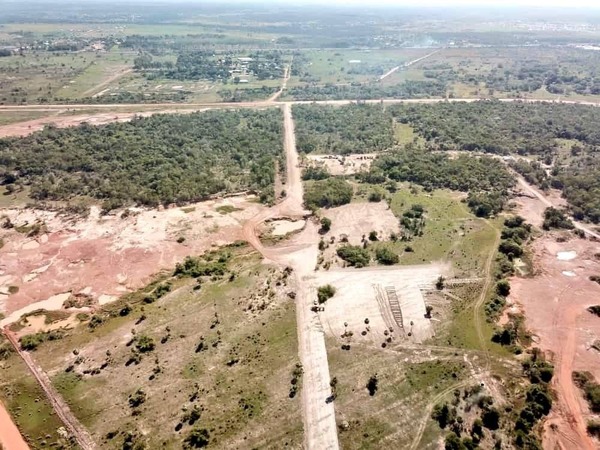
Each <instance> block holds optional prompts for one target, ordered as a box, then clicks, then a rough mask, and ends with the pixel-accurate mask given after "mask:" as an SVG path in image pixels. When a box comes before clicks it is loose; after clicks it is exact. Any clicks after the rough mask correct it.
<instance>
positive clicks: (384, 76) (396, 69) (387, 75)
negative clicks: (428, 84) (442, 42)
mask: <svg viewBox="0 0 600 450" xmlns="http://www.w3.org/2000/svg"><path fill="white" fill-rule="evenodd" d="M437 52H439V50H436V51H435V52H431V53H429V54H428V55H425V56H421V57H420V58H417V59H413V60H412V61H409V62H407V63H406V64H404V65H402V66H396V67H394V68H393V69H390V70H389V71H387V72H386V73H385V74H383V75H381V76H380V77H379V81H383V80H385V79H386V78H387V77H389V76H390V75H391V74H393V73H394V72H396V71H398V70H400V68H401V67H410V66H412V65H413V64H416V63H418V62H420V61H423V60H424V59H427V58H429V57H430V56H433V55H435V54H436V53H437Z"/></svg>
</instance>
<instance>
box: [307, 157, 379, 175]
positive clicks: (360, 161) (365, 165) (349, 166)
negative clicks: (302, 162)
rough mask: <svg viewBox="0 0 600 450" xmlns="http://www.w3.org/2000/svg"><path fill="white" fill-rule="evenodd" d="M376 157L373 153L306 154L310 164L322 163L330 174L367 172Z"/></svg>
mask: <svg viewBox="0 0 600 450" xmlns="http://www.w3.org/2000/svg"><path fill="white" fill-rule="evenodd" d="M376 157H377V154H375V153H365V154H361V155H306V156H305V158H306V159H307V160H308V161H309V163H310V164H316V165H323V166H325V168H326V169H327V171H328V172H329V173H330V174H331V175H353V174H355V173H359V172H367V171H368V170H369V169H370V168H371V163H372V162H373V160H374V159H375V158H376Z"/></svg>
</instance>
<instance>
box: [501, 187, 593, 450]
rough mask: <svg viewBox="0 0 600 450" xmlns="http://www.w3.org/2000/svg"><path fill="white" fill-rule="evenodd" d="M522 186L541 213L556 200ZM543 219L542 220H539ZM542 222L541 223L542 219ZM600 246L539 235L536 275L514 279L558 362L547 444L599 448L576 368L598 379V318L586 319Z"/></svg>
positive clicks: (533, 324)
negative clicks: (571, 254) (566, 256)
mask: <svg viewBox="0 0 600 450" xmlns="http://www.w3.org/2000/svg"><path fill="white" fill-rule="evenodd" d="M518 181H519V185H520V187H521V188H522V189H523V190H524V191H526V192H527V193H529V194H531V195H533V196H534V197H535V199H536V200H537V201H538V202H540V203H541V204H542V205H543V208H537V211H540V214H542V212H543V210H544V209H545V208H546V207H550V206H554V207H558V206H560V205H558V204H555V203H554V202H553V201H551V200H550V199H549V198H547V197H545V196H544V195H543V194H541V193H540V192H539V191H537V189H535V188H533V187H532V186H531V185H529V184H528V183H527V182H526V181H525V180H524V179H523V178H522V177H518ZM541 220H542V218H541V217H540V218H538V222H540V221H541ZM540 223H541V222H540ZM576 227H577V228H579V229H581V230H583V231H585V232H586V233H587V234H588V235H591V236H594V237H597V236H598V234H597V233H595V232H593V231H592V230H590V229H589V228H588V227H587V226H585V225H583V224H581V223H576ZM598 250H600V246H598V244H593V243H590V242H588V241H586V240H582V239H576V238H572V239H571V240H570V241H567V242H557V241H556V239H555V238H554V237H552V236H551V235H545V236H543V237H542V238H540V239H537V240H536V241H535V242H534V244H533V252H534V266H535V269H536V272H538V273H537V274H536V276H535V277H534V278H516V279H514V280H512V282H511V286H512V292H511V296H510V298H511V300H513V301H516V302H517V303H518V304H519V305H521V307H522V308H523V309H524V313H525V316H526V317H527V324H528V327H529V328H530V329H531V331H532V332H534V334H535V335H536V336H537V337H538V339H539V346H540V347H541V348H542V349H543V350H546V351H548V352H549V353H550V354H551V355H552V356H553V362H554V364H555V365H556V371H555V376H554V378H553V381H552V384H553V386H554V388H555V389H556V393H557V397H558V401H557V402H555V404H554V406H553V409H552V411H551V413H550V416H549V418H548V421H547V423H546V426H545V429H544V431H545V434H544V448H547V449H552V450H554V449H555V448H561V449H571V448H578V449H586V450H592V449H595V448H597V446H596V444H595V443H594V441H593V440H592V438H591V437H590V436H589V435H588V433H587V430H586V418H585V417H584V414H585V413H586V411H587V406H586V405H585V401H584V400H583V398H582V394H581V392H580V391H579V389H578V388H577V387H576V386H575V385H574V383H573V380H572V373H573V371H574V370H588V371H590V372H592V373H593V374H594V375H595V376H596V377H597V378H598V376H599V375H600V364H599V363H598V361H597V356H596V355H595V354H594V353H593V350H591V349H589V347H590V346H591V342H590V339H592V340H593V337H594V336H597V335H598V334H599V333H600V326H599V325H598V323H597V321H593V322H592V321H588V320H586V315H587V316H590V315H591V314H589V313H587V312H586V311H585V308H586V307H587V306H590V305H592V304H594V303H597V301H595V299H597V298H598V295H599V289H598V286H597V284H596V283H594V282H591V281H589V279H588V278H589V276H590V275H594V274H596V273H597V271H598V270H600V264H599V263H598V262H597V261H595V260H594V258H593V256H591V254H592V253H594V252H597V251H598ZM561 251H563V252H564V251H575V253H576V255H577V256H576V257H575V258H574V259H573V260H568V261H561V260H558V259H557V255H558V253H559V252H561Z"/></svg>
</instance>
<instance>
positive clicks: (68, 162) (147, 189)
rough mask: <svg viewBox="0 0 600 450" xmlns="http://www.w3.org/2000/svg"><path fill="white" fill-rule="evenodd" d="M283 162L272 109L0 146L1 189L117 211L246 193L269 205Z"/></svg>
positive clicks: (47, 135) (159, 119) (84, 130)
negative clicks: (22, 189) (14, 187)
mask: <svg viewBox="0 0 600 450" xmlns="http://www.w3.org/2000/svg"><path fill="white" fill-rule="evenodd" d="M283 157H284V155H283V149H282V118H281V112H280V111H279V110H277V109H270V110H261V111H258V110H257V111H251V110H240V111H208V112H199V113H192V114H187V115H186V114H183V115H180V114H169V115H167V114H164V115H162V114H161V115H154V116H151V117H146V118H135V119H134V120H132V121H131V122H127V123H112V124H110V125H104V126H91V125H87V124H83V125H81V126H78V127H73V128H65V129H57V128H55V127H52V126H49V127H46V128H45V129H44V130H43V131H41V132H38V133H34V134H32V135H30V136H27V137H24V138H11V139H3V140H0V167H2V169H0V182H3V183H4V184H9V183H15V182H16V183H23V184H29V185H31V196H32V197H33V198H35V199H38V200H46V199H47V200H68V199H70V198H72V197H74V196H82V195H86V196H89V197H93V198H97V199H102V200H106V201H107V203H108V204H109V205H110V206H114V207H117V206H121V205H123V204H127V203H131V202H135V203H139V204H144V205H150V206H154V205H158V204H161V203H162V204H168V203H185V202H191V201H198V200H202V199H205V198H207V197H208V196H210V195H211V194H216V193H220V192H235V191H240V190H246V189H255V190H257V191H259V192H260V193H261V195H262V197H263V200H268V199H269V198H271V197H272V196H273V182H274V178H275V164H274V162H275V160H276V159H277V158H279V159H281V161H282V164H280V166H281V167H283V166H284V164H283V160H284V158H283ZM108 209H110V208H108Z"/></svg>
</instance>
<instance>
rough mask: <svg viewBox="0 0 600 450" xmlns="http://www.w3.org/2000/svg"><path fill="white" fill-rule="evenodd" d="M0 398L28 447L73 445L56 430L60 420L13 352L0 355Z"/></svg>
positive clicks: (60, 425)
mask: <svg viewBox="0 0 600 450" xmlns="http://www.w3.org/2000/svg"><path fill="white" fill-rule="evenodd" d="M5 345H8V342H6V341H5V339H4V338H3V337H0V346H5ZM0 400H1V401H2V403H3V404H4V405H5V406H6V408H7V409H8V411H9V412H10V414H11V415H12V417H13V420H14V421H15V423H16V425H17V426H18V427H19V429H20V431H21V433H22V434H23V436H24V437H25V439H26V440H27V442H28V443H29V446H30V447H31V448H32V449H34V450H38V449H42V448H65V449H66V448H75V447H71V446H69V445H68V443H67V442H66V441H65V440H64V439H62V438H61V437H60V435H59V434H58V432H57V431H58V429H59V428H60V427H62V426H63V424H62V422H61V421H60V419H59V418H58V417H57V416H56V414H55V413H54V411H53V410H52V406H51V405H50V403H49V402H48V401H47V400H46V397H45V394H44V392H43V391H42V389H41V388H40V386H39V385H38V384H37V381H36V380H35V378H33V376H31V375H30V374H29V370H28V369H27V366H26V365H25V363H24V362H23V361H22V360H21V358H20V357H19V356H18V355H17V354H16V353H14V352H13V353H11V354H10V355H9V356H8V358H6V359H4V360H2V359H1V358H0ZM61 445H62V447H61Z"/></svg>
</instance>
